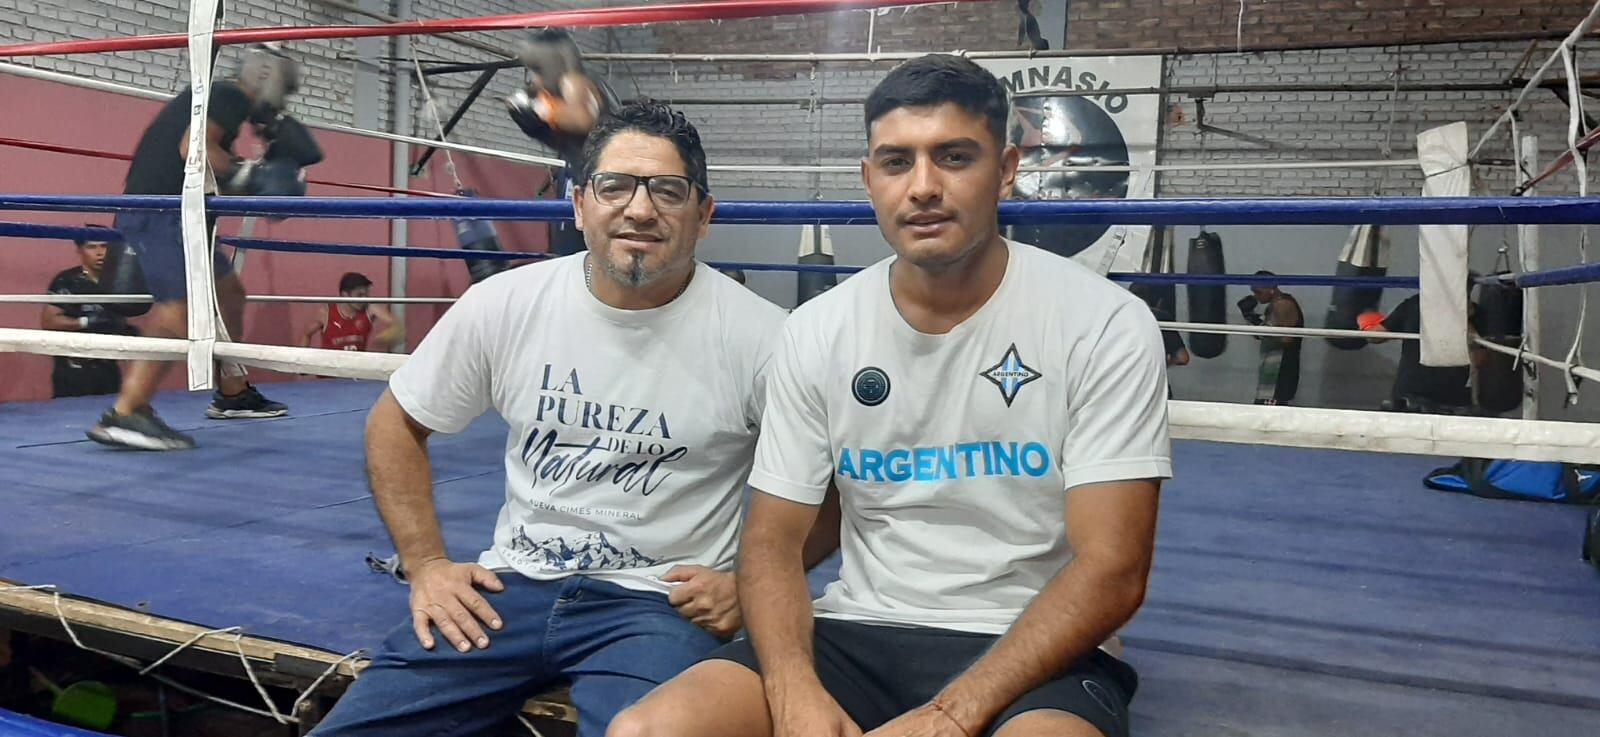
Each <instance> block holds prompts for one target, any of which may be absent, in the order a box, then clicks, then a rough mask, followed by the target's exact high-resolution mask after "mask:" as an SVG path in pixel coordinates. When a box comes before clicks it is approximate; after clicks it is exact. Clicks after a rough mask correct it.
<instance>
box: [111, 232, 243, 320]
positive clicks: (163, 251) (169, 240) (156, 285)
mask: <svg viewBox="0 0 1600 737" xmlns="http://www.w3.org/2000/svg"><path fill="white" fill-rule="evenodd" d="M115 222H116V228H117V230H120V231H122V239H123V241H125V242H126V243H127V244H128V248H129V249H130V250H132V251H133V252H134V253H136V254H138V258H139V268H141V269H143V270H144V280H145V285H146V286H147V287H148V288H149V289H150V295H151V296H152V297H154V298H155V300H156V301H157V302H182V301H184V300H185V299H187V298H188V296H189V280H188V277H187V275H186V274H185V272H184V270H183V269H184V266H183V261H184V258H183V219H182V217H181V216H180V215H179V214H178V213H175V212H165V211H163V212H144V211H139V210H134V211H129V212H119V213H117V217H116V221H115ZM209 225H210V226H211V231H210V232H215V230H216V225H215V224H214V223H211V224H209ZM211 273H212V276H213V277H214V278H216V279H221V278H222V277H224V276H227V275H228V274H232V273H233V262H232V261H229V260H228V257H226V256H224V255H222V252H221V251H218V250H215V248H213V249H212V251H211Z"/></svg>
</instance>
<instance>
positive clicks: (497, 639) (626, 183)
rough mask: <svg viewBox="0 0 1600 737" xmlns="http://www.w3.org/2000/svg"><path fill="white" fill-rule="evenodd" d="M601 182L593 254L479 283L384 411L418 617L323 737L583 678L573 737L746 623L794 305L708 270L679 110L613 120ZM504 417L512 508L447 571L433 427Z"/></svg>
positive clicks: (594, 181) (593, 185) (590, 160)
mask: <svg viewBox="0 0 1600 737" xmlns="http://www.w3.org/2000/svg"><path fill="white" fill-rule="evenodd" d="M585 169H586V173H587V177H586V178H585V179H584V180H583V185H582V186H581V187H579V188H578V189H577V190H576V192H575V193H574V195H573V201H574V213H575V215H576V219H577V222H578V224H579V226H580V227H581V228H582V229H583V232H584V234H585V237H586V240H587V244H588V252H587V253H586V254H575V255H572V256H567V257H564V258H559V259H552V260H550V261H545V262H542V263H539V264H535V265H529V266H524V267H522V268H519V269H514V270H511V271H507V272H504V273H501V274H497V275H495V276H493V277H490V278H488V279H486V280H484V281H483V282H481V283H479V284H477V285H475V286H473V287H472V288H471V289H470V290H468V291H467V293H466V294H465V295H463V296H462V298H461V300H460V301H459V302H457V303H456V304H455V305H454V306H453V307H451V308H450V310H449V311H448V312H446V313H445V315H444V317H443V318H442V319H441V320H440V321H439V323H438V324H437V325H436V326H434V328H433V330H432V331H431V332H429V333H428V335H427V337H426V338H425V339H424V340H423V341H422V343H421V345H419V346H418V347H417V350H416V352H415V353H414V354H412V356H411V357H410V359H409V360H407V361H406V363H405V365H404V366H402V367H401V368H400V370H399V371H396V372H395V374H394V376H393V377H392V378H391V379H390V382H389V391H388V392H386V393H385V394H384V395H383V397H382V398H380V399H379V400H378V403H377V405H376V406H375V407H374V408H373V410H372V414H371V416H370V418H369V419H368V421H367V470H368V474H369V477H370V479H371V483H372V489H373V497H374V499H375V500H376V502H377V506H378V511H379V512H380V513H381V514H382V516H383V520H384V524H385V525H386V526H387V527H388V529H389V533H390V535H391V536H392V537H393V538H394V541H395V546H396V548H397V549H398V551H399V554H400V559H401V561H402V562H403V563H404V566H405V571H406V573H407V576H408V579H409V582H410V584H411V606H410V610H411V617H410V619H409V620H408V621H407V622H405V623H404V624H402V625H401V626H399V627H398V628H396V629H395V630H394V631H393V632H392V633H390V635H389V636H388V638H387V639H386V640H385V641H384V643H383V646H382V648H381V649H380V650H379V651H378V653H377V655H376V656H375V657H374V658H373V660H372V665H371V667H369V668H367V669H366V670H365V671H364V672H363V673H362V674H361V677H360V679H359V680H357V681H356V683H355V685H354V686H353V687H352V688H351V689H350V691H349V692H348V693H347V694H345V696H344V697H343V698H342V699H341V700H340V701H339V703H338V704H337V706H336V707H335V708H334V709H333V711H332V713H331V714H329V716H328V718H327V720H326V721H324V722H322V724H321V725H320V726H319V727H318V728H317V730H316V732H315V734H318V735H325V736H327V737H334V736H335V735H337V736H340V737H344V736H347V735H384V736H385V737H394V736H395V735H445V734H448V735H469V734H483V735H488V734H494V733H495V730H496V729H497V728H499V727H501V726H503V725H504V724H505V723H506V722H507V721H509V720H510V719H511V718H512V717H513V715H514V714H515V712H516V710H517V708H518V707H519V706H520V705H521V704H522V703H523V701H524V700H526V699H527V698H529V697H530V696H533V695H535V694H537V693H538V692H539V691H541V690H543V689H546V688H549V687H550V686H551V685H553V684H555V683H557V682H570V684H571V694H572V701H573V703H574V705H575V706H576V707H577V711H578V717H579V722H578V734H579V735H583V736H584V737H600V735H602V734H603V733H604V731H605V727H606V725H607V723H609V722H610V720H611V717H612V716H613V715H615V714H616V712H617V711H619V710H621V709H622V708H623V707H625V706H627V705H628V704H631V703H633V702H634V701H636V700H638V699H639V698H640V697H642V696H643V695H644V694H645V693H647V692H648V691H649V690H650V689H651V688H652V687H654V686H655V685H656V684H659V683H662V682H664V681H666V680H667V679H668V678H671V677H672V676H673V675H675V674H677V673H678V672H679V671H681V670H683V669H684V668H687V667H688V666H690V665H691V664H693V663H694V662H696V661H697V660H699V659H700V658H701V657H703V656H704V655H705V654H706V653H709V652H710V651H711V650H712V649H713V648H715V647H716V646H717V645H718V644H720V643H721V642H722V641H723V639H724V638H726V637H729V636H731V635H732V634H733V632H735V631H736V630H737V629H739V627H740V626H741V622H740V618H739V602H738V598H737V595H736V587H735V582H734V579H733V574H732V573H731V569H732V566H733V562H734V553H735V544H736V542H737V536H738V527H739V519H740V513H741V510H742V499H743V492H744V486H745V481H746V479H747V478H748V475H749V472H750V466H751V459H752V455H753V453H754V451H755V442H756V434H757V429H758V427H759V423H760V418H761V413H762V404H763V390H762V387H761V382H762V376H763V372H764V370H765V368H766V364H767V363H768V359H769V357H770V353H771V350H772V347H773V343H775V340H776V337H777V335H778V333H779V331H780V327H781V323H782V321H783V319H784V313H783V311H782V310H780V309H779V308H778V307H776V306H775V305H773V304H771V303H769V302H767V301H765V300H763V299H762V298H760V297H759V296H757V295H755V294H754V293H752V292H751V291H750V290H748V289H745V288H743V287H741V286H739V285H738V284H737V283H735V282H734V281H733V280H731V279H728V278H727V277H725V276H723V275H721V274H719V273H717V272H716V270H714V269H711V268H709V267H707V266H705V265H703V264H699V263H697V262H696V261H695V260H694V249H695V244H696V242H697V241H698V240H699V239H700V238H701V237H703V236H704V235H705V231H706V228H707V224H708V223H709V222H710V219H711V213H712V209H713V203H712V199H711V195H710V192H709V191H708V188H707V181H706V163H705V152H704V150H703V149H702V148H701V144H700V137H699V134H698V133H697V132H696V131H695V129H694V126H693V125H691V124H690V123H689V122H688V121H687V120H686V119H685V118H684V117H683V116H682V115H681V114H679V113H677V112H674V111H672V110H671V109H669V108H667V107H665V106H662V105H653V104H640V105H631V106H626V107H624V108H621V109H619V110H618V111H616V112H615V114H614V115H613V116H612V117H609V118H607V119H606V120H605V121H604V122H602V123H601V124H600V125H599V126H598V127H597V128H596V129H595V130H594V132H593V133H592V134H591V137H590V140H589V142H588V144H587V145H586V146H585ZM490 409H493V410H494V411H496V412H497V413H499V414H500V415H501V416H502V417H503V418H504V419H505V420H506V422H507V424H509V425H510V433H509V435H508V437H507V438H506V444H505V479H506V485H505V489H506V493H505V504H504V506H502V507H501V509H500V514H499V520H498V522H497V523H496V525H495V528H494V541H493V544H492V545H491V546H490V547H489V548H488V550H486V551H485V552H484V553H483V554H482V555H481V556H479V557H478V561H477V563H460V562H452V561H451V560H450V559H449V558H447V557H446V553H445V545H444V540H443V538H442V536H441V534H440V531H439V522H438V519H437V516H436V514H435V511H434V507H433V504H432V483H431V481H430V471H429V463H428V452H427V438H428V436H429V435H430V434H432V433H434V432H445V433H453V432H458V431H460V430H462V429H463V428H465V427H466V426H467V424H468V423H470V422H471V421H472V420H473V419H474V418H476V417H478V416H479V415H481V414H482V413H484V412H485V411H487V410H490ZM826 547H827V545H826V544H824V546H823V548H819V552H818V553H815V554H813V555H812V556H811V557H812V558H813V559H816V558H820V557H821V552H822V551H823V550H824V549H825V548H826ZM480 590H481V591H480Z"/></svg>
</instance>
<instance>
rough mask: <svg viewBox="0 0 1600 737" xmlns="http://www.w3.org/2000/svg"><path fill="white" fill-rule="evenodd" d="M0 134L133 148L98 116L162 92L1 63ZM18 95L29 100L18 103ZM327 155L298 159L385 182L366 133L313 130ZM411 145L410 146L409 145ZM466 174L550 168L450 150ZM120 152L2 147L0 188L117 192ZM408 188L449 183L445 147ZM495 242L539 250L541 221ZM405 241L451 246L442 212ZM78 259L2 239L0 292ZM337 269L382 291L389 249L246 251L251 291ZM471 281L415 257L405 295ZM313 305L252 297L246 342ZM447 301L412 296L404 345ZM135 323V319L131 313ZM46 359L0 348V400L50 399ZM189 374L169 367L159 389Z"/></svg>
mask: <svg viewBox="0 0 1600 737" xmlns="http://www.w3.org/2000/svg"><path fill="white" fill-rule="evenodd" d="M0 99H3V100H11V101H13V104H8V105H0V136H4V137H9V138H19V139H25V140H32V141H39V142H44V143H51V144H56V145H66V146H79V147H82V148H86V149H96V150H103V151H118V152H131V151H132V150H133V148H134V146H135V144H136V143H137V142H138V137H139V135H140V134H141V133H142V132H143V126H142V125H132V126H130V125H124V124H117V125H107V124H106V123H105V121H108V120H113V121H145V120H149V119H150V118H152V117H153V116H154V115H155V113H156V111H157V110H158V109H159V107H160V103H159V102H156V101H152V100H145V99H141V98H134V97H129V96H125V95H119V94H115V93H109V92H99V91H95V90H88V89H84V88H81V87H76V86H72V85H65V84H61V83H57V82H48V81H42V80H35V79H28V78H25V77H16V76H12V75H8V74H0ZM22 100H26V101H28V102H27V104H16V103H17V102H18V101H22ZM314 132H315V133H316V135H317V140H318V142H319V143H321V145H322V147H323V149H324V151H326V153H327V158H326V160H324V161H323V162H322V163H320V164H317V165H316V166H313V167H311V168H309V169H307V175H308V176H309V177H310V178H312V179H319V180H327V181H336V182H349V183H355V184H369V185H379V186H386V185H389V184H390V162H391V159H392V157H391V144H389V143H388V142H386V141H381V140H377V139H372V138H365V137H360V136H354V135H349V134H344V133H334V132H329V131H323V130H315V129H314ZM235 149H236V150H237V151H238V152H239V153H240V154H242V155H246V156H250V155H255V154H257V153H259V150H260V144H259V143H258V142H256V141H254V140H252V139H250V137H249V136H245V137H242V138H241V140H240V141H239V143H238V144H237V145H236V146H235ZM413 155H414V156H415V155H416V152H415V150H414V153H413ZM455 160H456V166H457V167H458V171H459V172H460V175H461V178H462V180H463V182H464V183H465V184H466V185H467V186H469V187H473V188H476V189H477V190H478V192H479V194H480V195H482V196H485V197H516V198H528V197H533V196H535V194H536V193H537V192H538V191H539V189H540V187H541V186H542V185H543V183H544V181H545V179H546V178H547V176H548V175H547V172H546V171H545V170H543V169H542V168H539V167H532V166H524V165H520V164H515V163H512V162H507V161H502V160H498V159H487V158H480V157H475V156H471V155H460V154H458V155H456V157H455ZM126 173H127V163H126V162H123V161H115V160H109V159H98V158H90V157H86V156H80V155H75V154H62V153H51V152H43V151H37V150H29V149H23V148H14V147H5V146H0V191H6V192H30V193H64V194H116V193H120V192H121V191H122V181H123V178H124V176H125V175H126ZM410 188H412V189H420V190H427V191H438V192H451V191H453V189H454V185H453V184H452V183H449V176H448V174H447V173H446V172H445V167H444V157H443V156H439V155H436V156H435V157H434V161H433V162H431V163H430V164H429V167H428V171H426V172H424V173H423V176H421V177H417V178H414V179H412V180H411V184H410ZM308 194H309V195H311V196H346V197H348V196H382V195H375V194H372V193H367V192H360V191H356V190H351V189H347V188H338V187H331V186H323V185H311V187H310V188H309V192H308ZM0 219H5V220H11V221H20V222H31V223H48V224H59V225H82V224H85V223H90V224H95V225H106V226H109V225H110V224H111V220H112V217H111V215H109V214H101V213H51V212H0ZM244 222H245V221H244V220H242V219H239V218H224V219H223V220H222V221H221V224H220V225H219V228H220V229H221V231H222V233H223V234H224V235H231V234H236V233H238V232H239V230H240V228H241V226H242V225H243V223H244ZM496 229H497V232H498V233H499V235H500V240H501V244H502V246H503V247H505V248H506V249H507V250H517V251H542V250H544V248H545V243H546V237H545V233H546V226H544V225H543V224H538V223H497V224H496ZM251 235H253V236H255V237H261V238H280V239H295V240H310V241H325V242H337V243H363V244H388V243H389V242H390V239H389V222H388V221H387V220H375V219H374V220H366V219H361V220H356V219H303V218H302V219H290V220H286V221H283V222H279V223H273V222H269V221H267V220H264V219H257V220H255V221H254V229H253V231H252V233H251ZM408 240H409V243H410V245H414V246H442V247H455V246H456V242H455V234H454V231H453V229H452V227H451V224H450V223H449V221H426V220H414V221H412V224H411V227H410V233H409V238H408ZM76 263H77V258H76V254H75V253H74V251H73V248H72V244H71V243H70V242H66V241H49V240H31V239H18V238H0V293H4V294H26V293H38V292H42V291H44V289H45V286H46V285H47V284H48V283H49V281H50V278H51V277H52V276H54V275H55V273H56V272H58V271H60V270H62V269H65V268H69V267H71V266H73V265H74V264H76ZM346 271H360V272H362V273H364V274H366V275H367V276H368V277H369V278H371V279H372V282H373V285H374V289H373V293H374V294H375V295H388V294H389V293H390V288H389V287H390V285H389V259H388V258H384V257H371V256H343V255H318V254H305V253H274V252H268V251H251V252H250V253H249V255H248V256H247V257H246V260H245V263H244V270H243V275H244V283H245V288H246V289H247V290H248V291H249V292H250V293H251V294H294V295H306V294H312V295H330V296H331V295H334V294H336V293H337V291H336V290H337V284H338V279H339V276H340V275H341V274H343V273H344V272H346ZM467 284H468V281H467V275H466V267H465V266H464V265H463V264H462V262H460V261H455V260H450V261H444V260H436V259H412V260H411V261H410V263H409V267H408V279H407V291H408V293H409V294H410V295H412V296H456V295H459V294H460V293H461V292H462V291H463V290H465V289H466V287H467ZM320 309H324V308H323V306H322V305H320V304H282V303H274V304H261V303H253V304H251V305H250V306H249V308H248V309H247V310H246V315H245V331H244V333H245V334H244V336H243V339H244V340H245V341H247V342H251V343H265V344H272V345H294V344H296V343H297V341H298V340H299V336H300V334H301V331H302V330H303V329H304V327H305V325H306V324H307V323H308V322H309V321H310V320H311V319H312V318H313V316H314V315H315V313H316V311H317V310H320ZM443 310H444V306H443V305H441V306H438V307H432V306H411V307H410V308H409V309H408V310H407V319H406V322H407V337H408V344H409V345H411V346H414V345H416V341H417V340H419V339H421V337H422V336H423V335H424V334H425V333H426V332H427V330H428V328H429V327H431V326H432V325H433V323H434V321H436V320H437V319H438V316H439V315H440V314H442V313H443ZM39 311H40V306H38V305H16V304H0V326H3V327H22V328H37V327H38V325H39ZM135 324H138V321H137V320H135ZM50 364H51V361H50V359H49V358H48V357H45V356H35V355H28V354H16V353H0V402H5V401H22V400H32V399H43V398H47V397H48V396H49V394H50ZM289 378H292V377H289V376H286V375H282V374H276V373H273V372H268V371H263V370H255V369H252V380H253V381H257V382H270V381H281V380H285V379H289ZM185 384H186V382H185V380H184V378H183V376H182V367H181V366H179V367H177V368H176V369H175V370H174V371H173V373H172V375H171V376H170V377H169V379H168V382H167V387H168V388H182V387H183V386H185Z"/></svg>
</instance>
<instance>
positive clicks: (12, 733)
mask: <svg viewBox="0 0 1600 737" xmlns="http://www.w3.org/2000/svg"><path fill="white" fill-rule="evenodd" d="M104 735H105V733H104V732H90V731H89V730H86V729H78V728H76V727H68V726H66V725H64V724H56V723H54V722H46V721H44V720H42V719H34V718H33V717H30V716H28V715H26V714H18V713H16V712H14V711H6V710H5V709H0V737H104Z"/></svg>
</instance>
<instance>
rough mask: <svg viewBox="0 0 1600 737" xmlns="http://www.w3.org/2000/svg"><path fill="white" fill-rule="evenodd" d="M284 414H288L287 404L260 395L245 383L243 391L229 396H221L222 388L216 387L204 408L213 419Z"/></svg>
mask: <svg viewBox="0 0 1600 737" xmlns="http://www.w3.org/2000/svg"><path fill="white" fill-rule="evenodd" d="M286 414H289V406H288V405H286V404H284V403H282V402H274V401H272V400H270V399H267V398H266V397H263V396H261V392H260V391H259V390H257V389H256V388H255V386H254V385H252V384H245V385H244V391H242V392H239V393H238V394H235V395H233V396H231V397H225V396H223V395H222V390H221V389H218V390H217V391H215V392H213V393H212V394H211V406H210V407H207V408H206V416H207V417H210V418H211V419H213V420H244V419H254V418H259V417H282V416H284V415H286Z"/></svg>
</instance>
